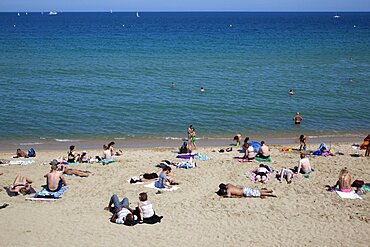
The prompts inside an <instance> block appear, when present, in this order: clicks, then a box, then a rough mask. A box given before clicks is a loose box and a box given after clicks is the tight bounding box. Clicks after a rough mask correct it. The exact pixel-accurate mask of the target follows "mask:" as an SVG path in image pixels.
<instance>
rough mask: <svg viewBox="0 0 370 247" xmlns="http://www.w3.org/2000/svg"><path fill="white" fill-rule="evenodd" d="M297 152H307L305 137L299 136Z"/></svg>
mask: <svg viewBox="0 0 370 247" xmlns="http://www.w3.org/2000/svg"><path fill="white" fill-rule="evenodd" d="M299 144H300V145H299V151H302V150H304V151H306V150H307V138H306V136H305V135H300V136H299Z"/></svg>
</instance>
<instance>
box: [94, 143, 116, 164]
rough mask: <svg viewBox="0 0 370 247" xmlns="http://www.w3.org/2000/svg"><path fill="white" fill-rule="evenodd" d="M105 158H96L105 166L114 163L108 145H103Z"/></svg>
mask: <svg viewBox="0 0 370 247" xmlns="http://www.w3.org/2000/svg"><path fill="white" fill-rule="evenodd" d="M103 150H104V151H103V156H102V157H101V158H100V157H99V156H96V159H97V160H98V162H102V163H103V165H104V164H106V163H111V162H113V157H112V152H111V150H110V149H109V148H108V146H107V145H105V144H104V145H103Z"/></svg>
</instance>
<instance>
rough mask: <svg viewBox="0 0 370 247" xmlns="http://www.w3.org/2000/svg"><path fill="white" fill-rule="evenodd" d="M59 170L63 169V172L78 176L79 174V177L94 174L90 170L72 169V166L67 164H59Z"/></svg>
mask: <svg viewBox="0 0 370 247" xmlns="http://www.w3.org/2000/svg"><path fill="white" fill-rule="evenodd" d="M58 170H59V171H61V172H62V173H63V174H67V175H76V176H79V177H88V176H90V175H92V173H91V172H89V171H81V170H78V169H72V168H69V167H68V166H66V165H59V166H58Z"/></svg>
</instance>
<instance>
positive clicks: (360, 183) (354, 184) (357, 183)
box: [351, 180, 365, 188]
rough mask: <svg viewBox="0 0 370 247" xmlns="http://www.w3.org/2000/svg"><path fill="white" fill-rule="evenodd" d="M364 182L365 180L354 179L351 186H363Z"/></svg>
mask: <svg viewBox="0 0 370 247" xmlns="http://www.w3.org/2000/svg"><path fill="white" fill-rule="evenodd" d="M364 184H365V182H364V181H363V180H355V181H353V183H352V185H351V186H352V187H356V188H361V187H362V186H363V185H364Z"/></svg>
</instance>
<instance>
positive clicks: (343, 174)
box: [332, 167, 352, 192]
mask: <svg viewBox="0 0 370 247" xmlns="http://www.w3.org/2000/svg"><path fill="white" fill-rule="evenodd" d="M336 187H339V190H340V191H342V192H351V191H352V187H351V176H350V175H349V172H348V170H347V167H344V168H343V169H342V170H341V171H340V173H339V180H338V181H337V183H336V184H335V185H334V186H333V187H332V189H334V188H336Z"/></svg>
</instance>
